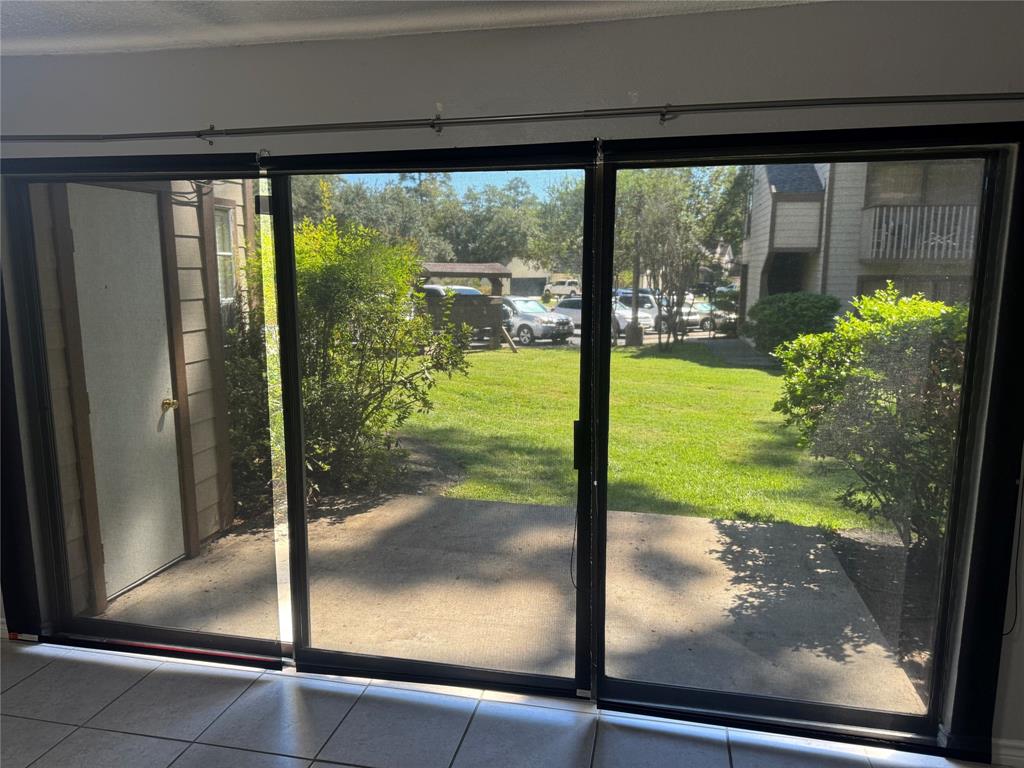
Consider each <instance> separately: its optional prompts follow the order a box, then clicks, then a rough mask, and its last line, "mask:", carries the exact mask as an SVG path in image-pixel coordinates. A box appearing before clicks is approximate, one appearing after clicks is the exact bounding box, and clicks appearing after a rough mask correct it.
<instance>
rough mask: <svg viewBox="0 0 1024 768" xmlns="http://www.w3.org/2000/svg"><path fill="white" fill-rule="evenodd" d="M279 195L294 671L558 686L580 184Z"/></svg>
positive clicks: (301, 185)
mask: <svg viewBox="0 0 1024 768" xmlns="http://www.w3.org/2000/svg"><path fill="white" fill-rule="evenodd" d="M290 185H291V200H292V207H291V219H292V226H293V231H292V238H293V250H294V268H295V294H296V301H297V305H296V309H297V312H296V315H297V321H298V328H297V337H298V347H299V348H298V358H299V367H300V370H301V400H302V425H303V433H304V444H303V446H302V448H303V458H304V466H305V488H304V520H303V521H302V522H303V523H304V526H303V527H304V533H305V537H306V576H307V584H306V585H305V587H306V589H307V590H308V628H309V635H308V645H309V648H310V651H311V654H312V655H311V656H309V657H307V658H312V659H320V660H322V661H323V662H325V663H330V659H332V658H333V659H334V660H335V661H336V662H338V663H342V664H345V663H348V664H356V665H364V666H365V668H366V669H367V670H373V669H376V670H378V671H384V672H386V670H388V669H392V670H394V669H401V670H404V671H406V672H409V671H416V672H418V673H420V674H428V675H439V674H441V670H442V669H443V668H446V667H447V668H454V667H458V668H463V669H466V670H471V669H472V670H480V671H482V673H501V674H506V673H507V674H510V675H514V676H518V678H521V679H522V680H527V679H532V680H533V681H534V682H540V683H541V684H543V685H550V686H554V687H557V688H562V689H565V690H574V689H575V688H576V687H577V686H576V684H575V683H574V682H573V680H574V678H575V677H576V673H577V666H578V663H577V654H578V650H577V603H578V598H577V596H578V591H577V584H578V581H577V575H576V571H577V565H578V564H577V560H576V557H575V555H576V546H577V542H576V533H577V516H578V514H579V512H580V510H578V508H577V500H578V496H579V484H580V482H579V478H578V474H577V471H576V467H575V466H574V463H575V462H574V455H575V454H574V440H575V436H576V432H575V429H574V423H575V422H576V421H577V420H578V419H579V413H580V376H581V370H582V363H581V359H582V353H583V348H584V347H583V345H584V344H585V343H587V341H589V338H590V335H589V333H586V332H585V330H584V320H585V318H586V317H587V316H588V312H586V311H585V309H584V306H585V304H586V303H587V301H588V299H587V297H586V296H585V291H584V280H583V271H584V266H583V264H584V251H583V242H584V211H583V203H584V173H583V171H581V170H571V169H556V170H543V171H538V170H516V171H511V170H493V169H492V170H487V171H471V172H456V173H448V172H439V171H435V172H404V173H348V174H331V175H318V176H312V175H311V176H294V177H292V178H291V179H290ZM586 511H587V510H586V509H583V510H582V512H583V513H584V514H586ZM585 581H586V580H585ZM321 652H322V654H321ZM330 652H333V653H334V654H336V655H333V656H332V655H331V653H330ZM318 654H319V655H318ZM299 658H300V661H301V659H302V653H301V650H300V651H299ZM510 679H514V678H510Z"/></svg>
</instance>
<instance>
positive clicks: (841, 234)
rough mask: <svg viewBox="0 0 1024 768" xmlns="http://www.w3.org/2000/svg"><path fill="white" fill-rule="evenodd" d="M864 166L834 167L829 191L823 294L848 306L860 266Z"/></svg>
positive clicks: (865, 165) (864, 164)
mask: <svg viewBox="0 0 1024 768" xmlns="http://www.w3.org/2000/svg"><path fill="white" fill-rule="evenodd" d="M866 180H867V164H866V163H837V164H836V165H835V171H834V173H833V178H832V179H830V183H831V184H832V185H833V188H832V214H831V221H830V222H829V229H830V238H831V239H830V242H829V257H828V282H827V284H826V286H825V292H826V293H829V294H831V295H833V296H835V297H836V298H837V299H839V301H840V302H848V301H849V300H850V299H851V298H852V297H853V296H855V295H856V293H857V278H858V277H859V276H860V275H861V274H862V273H863V271H864V270H863V266H862V265H861V262H860V259H861V219H862V217H863V211H864V185H865V183H866Z"/></svg>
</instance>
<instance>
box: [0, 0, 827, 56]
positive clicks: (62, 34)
mask: <svg viewBox="0 0 1024 768" xmlns="http://www.w3.org/2000/svg"><path fill="white" fill-rule="evenodd" d="M807 1H808V0H685V1H682V2H681V1H679V0H632V1H631V2H630V1H627V2H620V1H618V0H562V1H559V2H552V1H549V2H535V1H533V0H522V1H521V2H508V1H507V0H506V1H505V2H490V1H489V2H479V1H477V0H463V1H461V2H451V1H448V2H440V1H436V0H415V1H410V0H390V1H389V2H381V1H379V0H378V1H367V0H336V1H335V2H320V1H314V0H291V1H290V2H281V1H280V0H261V1H256V2H253V1H251V0H235V1H233V2H232V1H225V0H218V1H215V2H209V1H208V0H186V1H182V0H156V1H155V2H154V1H153V0H130V1H128V2H121V1H118V0H113V1H112V0H75V1H74V2H64V1H63V0H59V1H55V2H41V1H39V0H3V2H0V53H2V54H4V55H9V56H13V55H35V54H61V53H99V52H110V51H138V50H155V49H165V48H206V47H217V46H225V45H251V44H258V43H276V42H291V41H300V40H332V39H348V38H366V37H384V36H390V35H407V34H424V33H432V32H451V31H458V30H474V29H501V28H513V27H535V26H550V25H556V24H576V23H584V22H592V21H612V20H618V19H632V18H644V17H651V16H675V15H680V14H688V13H706V12H710V11H723V10H726V11H729V10H739V9H744V8H752V7H761V6H765V5H789V4H792V3H795V2H807Z"/></svg>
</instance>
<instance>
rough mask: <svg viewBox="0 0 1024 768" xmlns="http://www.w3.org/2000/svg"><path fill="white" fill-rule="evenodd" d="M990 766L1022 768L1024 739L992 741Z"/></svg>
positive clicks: (1023, 765) (1023, 766)
mask: <svg viewBox="0 0 1024 768" xmlns="http://www.w3.org/2000/svg"><path fill="white" fill-rule="evenodd" d="M992 764H993V765H1005V766H1009V768H1024V739H992Z"/></svg>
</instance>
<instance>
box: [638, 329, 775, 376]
mask: <svg viewBox="0 0 1024 768" xmlns="http://www.w3.org/2000/svg"><path fill="white" fill-rule="evenodd" d="M629 351H630V352H631V353H632V355H633V356H634V357H636V358H639V359H645V358H658V359H674V360H684V361H686V362H690V363H696V364H697V365H702V366H706V367H708V368H751V369H755V370H761V371H764V372H765V373H769V374H772V375H781V373H782V369H781V367H780V366H779V363H778V361H777V360H775V358H773V357H771V356H769V355H765V354H763V353H762V352H758V351H757V350H755V349H753V348H752V347H751V346H749V345H748V344H747V343H746V342H745V341H742V340H740V339H735V338H724V339H722V338H719V339H696V338H689V339H687V340H686V341H682V342H676V343H675V344H673V345H672V346H671V347H670V348H669V349H662V348H661V346H660V345H659V344H658V343H657V341H653V342H650V343H645V344H644V345H643V346H642V347H638V348H633V349H630V350H629Z"/></svg>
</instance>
